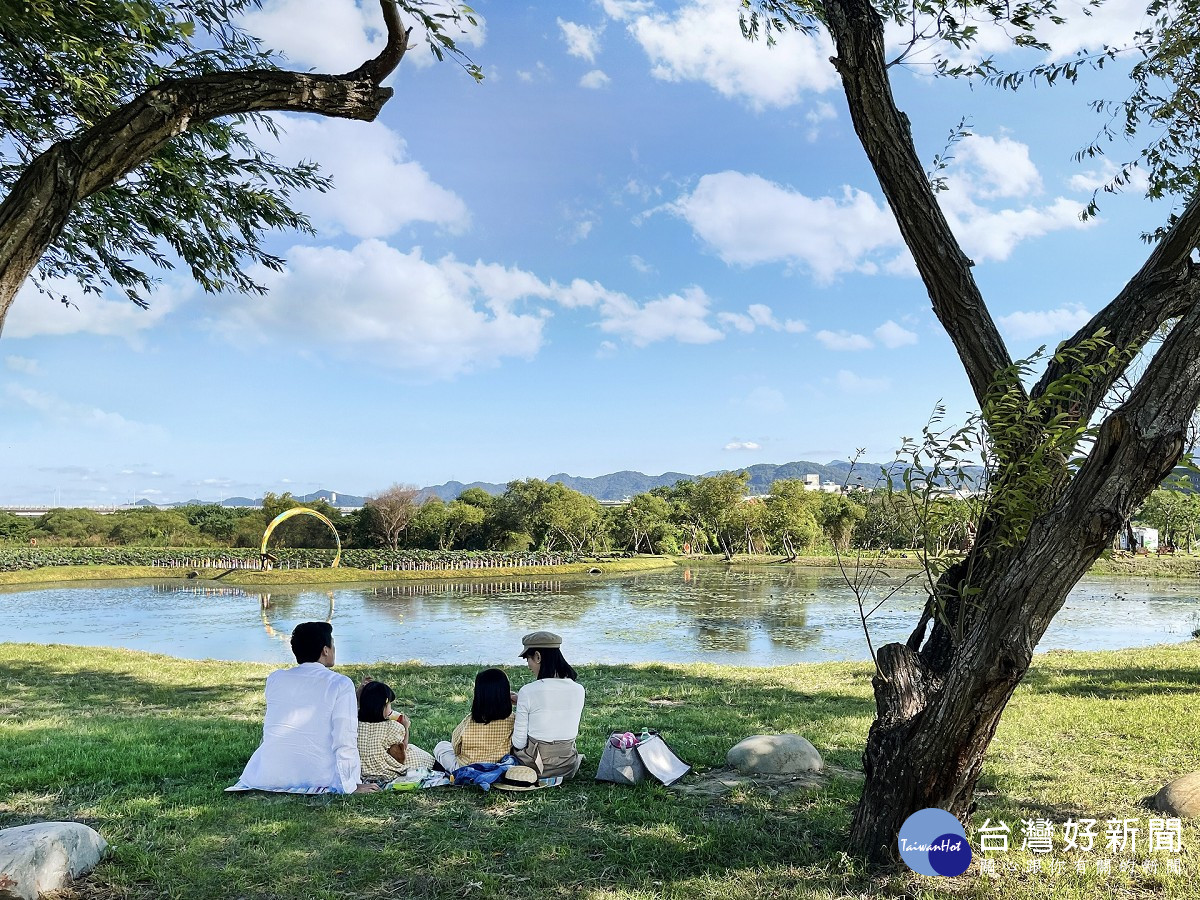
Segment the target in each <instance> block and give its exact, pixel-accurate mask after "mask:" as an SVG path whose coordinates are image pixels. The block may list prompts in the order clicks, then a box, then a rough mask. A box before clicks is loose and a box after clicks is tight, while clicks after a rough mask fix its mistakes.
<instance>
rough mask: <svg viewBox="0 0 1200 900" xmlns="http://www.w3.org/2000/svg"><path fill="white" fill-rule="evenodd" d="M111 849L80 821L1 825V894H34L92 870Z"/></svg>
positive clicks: (28, 897)
mask: <svg viewBox="0 0 1200 900" xmlns="http://www.w3.org/2000/svg"><path fill="white" fill-rule="evenodd" d="M106 849H108V844H107V843H105V840H104V838H102V837H100V835H99V834H97V833H96V832H95V831H93V830H92V829H91V828H88V827H87V826H86V825H81V824H80V823H78V822H39V823H37V824H35V825H19V826H17V827H16V828H4V829H0V897H3V898H12V897H19V898H20V900H35V898H37V897H39V896H41V895H42V894H46V893H49V892H50V891H57V890H59V889H60V888H62V887H63V886H64V885H66V884H67V882H69V881H70V880H71V879H73V878H78V877H79V876H80V875H82V874H83V873H84V872H89V871H91V870H92V869H93V868H94V867H95V865H96V863H98V862H100V857H101V856H103V855H104V851H105V850H106Z"/></svg>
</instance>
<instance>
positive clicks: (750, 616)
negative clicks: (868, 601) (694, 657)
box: [689, 570, 821, 652]
mask: <svg viewBox="0 0 1200 900" xmlns="http://www.w3.org/2000/svg"><path fill="white" fill-rule="evenodd" d="M693 586H694V589H695V590H696V595H695V598H694V600H693V601H692V602H691V603H690V604H689V605H690V607H691V613H692V616H693V617H694V618H695V620H696V623H697V625H698V637H699V638H700V640H701V643H702V646H704V649H710V650H731V651H743V652H744V651H747V650H749V649H750V648H751V643H752V639H753V636H754V632H755V631H761V632H763V633H765V634H766V636H767V638H768V639H769V640H770V642H771V644H772V645H773V646H782V647H788V648H790V649H796V650H799V649H804V648H807V647H811V646H813V645H814V644H815V643H817V642H818V641H819V639H820V637H821V628H820V626H815V627H814V626H810V625H809V624H808V598H809V596H811V595H812V593H813V592H814V591H815V590H816V588H817V580H816V577H815V576H801V575H793V574H790V573H789V574H788V575H785V576H783V577H782V578H780V577H778V576H776V575H774V574H764V573H759V572H747V571H740V570H727V571H724V572H702V573H699V574H698V575H697V576H695V577H694V580H693Z"/></svg>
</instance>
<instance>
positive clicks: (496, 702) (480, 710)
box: [471, 669, 513, 725]
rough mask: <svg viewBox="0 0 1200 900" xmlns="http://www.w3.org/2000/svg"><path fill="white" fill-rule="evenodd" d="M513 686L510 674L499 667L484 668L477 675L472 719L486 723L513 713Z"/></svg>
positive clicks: (497, 720) (505, 717)
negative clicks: (510, 682) (509, 679)
mask: <svg viewBox="0 0 1200 900" xmlns="http://www.w3.org/2000/svg"><path fill="white" fill-rule="evenodd" d="M512 711H513V707H512V687H511V685H509V683H508V676H507V675H505V674H504V673H503V672H502V671H500V670H499V669H484V670H483V671H482V672H480V673H479V674H478V675H476V676H475V698H474V699H473V700H472V701H471V721H472V722H478V723H479V724H480V725H486V724H487V723H488V722H499V721H500V720H501V719H507V718H508V717H509V716H511V715H512Z"/></svg>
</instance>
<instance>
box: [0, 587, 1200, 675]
mask: <svg viewBox="0 0 1200 900" xmlns="http://www.w3.org/2000/svg"><path fill="white" fill-rule="evenodd" d="M893 587H898V588H899V590H898V592H897V593H896V595H895V596H894V597H893V598H892V599H891V600H890V601H889V602H888V603H887V604H886V605H885V606H884V607H883V608H882V609H880V610H879V611H878V612H877V613H876V614H875V615H874V616H873V617H872V618H871V620H870V623H871V637H872V640H873V641H874V643H875V646H876V647H878V646H880V645H881V644H884V643H886V642H888V641H894V640H903V639H904V638H906V637H907V636H908V633H909V631H910V630H911V629H912V627H913V625H914V624H915V623H916V621H917V618H918V616H919V614H920V609H921V604H922V601H923V595H922V594H921V592H920V589H919V586H918V584H917V583H916V582H915V581H914V582H912V583H910V584H907V585H905V584H904V583H903V580H902V579H901V578H900V577H898V576H892V577H881V578H879V579H878V581H877V582H876V588H877V591H878V589H883V590H889V589H891V588H893ZM1198 597H1200V582H1196V581H1164V580H1154V581H1152V582H1148V581H1146V580H1131V579H1118V578H1088V579H1085V580H1084V581H1082V582H1080V584H1079V585H1078V586H1077V587H1076V588H1075V590H1074V591H1073V592H1072V594H1071V596H1070V597H1069V598H1068V599H1067V603H1066V605H1065V607H1064V608H1063V610H1062V612H1060V613H1059V615H1058V617H1057V618H1056V619H1055V621H1054V624H1053V625H1052V626H1051V628H1050V630H1049V632H1047V634H1046V636H1045V638H1044V639H1043V640H1042V643H1041V645H1040V646H1039V648H1038V649H1039V651H1044V650H1049V649H1053V648H1067V649H1081V650H1102V649H1104V650H1107V649H1117V648H1122V647H1136V646H1145V645H1149V644H1158V643H1167V642H1174V641H1184V640H1187V639H1189V638H1190V637H1191V633H1192V631H1193V629H1195V628H1197V627H1198V626H1200V601H1198V599H1197V598H1198ZM0 611H2V613H3V615H2V620H3V621H4V623H5V626H6V627H5V629H4V640H9V641H29V642H33V643H66V644H83V645H93V646H112V647H125V648H129V649H134V650H147V651H152V652H156V653H166V654H169V655H172V656H180V657H187V658H191V659H205V658H213V659H227V660H246V661H260V662H277V663H285V662H291V661H292V657H291V654H290V651H289V649H288V644H287V639H288V635H289V633H290V632H291V629H292V627H293V626H294V625H295V624H296V623H297V622H303V621H306V620H310V619H326V618H329V617H330V616H332V621H333V623H334V625H335V631H334V635H335V637H336V639H337V648H338V661H339V662H342V663H365V662H373V661H405V660H420V661H422V662H425V663H430V664H438V663H470V664H496V663H508V664H516V663H517V662H519V660H518V659H517V654H518V652H519V651H520V647H521V640H520V639H521V635H522V634H525V633H527V632H530V631H535V630H537V629H539V628H547V629H550V630H552V631H556V632H558V633H560V634H561V635H562V636H563V639H564V651H565V654H566V656H567V658H568V659H569V660H570V661H571V662H573V663H575V662H578V663H592V662H604V663H620V662H698V661H703V662H713V663H726V664H734V665H761V666H766V665H781V664H786V663H794V662H809V661H829V660H867V659H869V656H868V653H867V649H866V643H865V641H864V640H863V634H862V628H861V625H860V623H859V620H858V607H857V605H856V603H855V601H854V595H853V594H852V593H851V592H850V590H849V589H848V588H847V587H846V585H845V583H844V582H843V580H842V578H841V575H840V574H839V573H838V572H837V571H836V570H829V569H801V568H785V567H771V568H768V567H758V568H732V569H726V568H722V567H706V568H703V567H702V568H690V569H666V570H660V571H654V572H648V573H641V574H637V575H630V576H608V577H578V578H562V579H554V578H535V579H530V580H520V579H513V578H507V579H499V580H477V579H472V580H469V581H466V580H464V581H445V580H438V581H422V582H405V583H402V584H389V585H380V584H378V583H375V584H369V585H366V584H364V585H351V586H339V587H337V588H335V589H332V590H325V589H314V588H292V589H286V588H285V589H281V590H276V589H272V590H271V591H269V592H267V591H264V590H260V589H241V588H236V587H231V586H227V585H222V584H220V583H219V582H180V581H159V582H128V581H123V582H89V583H86V584H77V585H72V584H62V585H54V586H47V587H39V588H36V589H22V588H5V589H0Z"/></svg>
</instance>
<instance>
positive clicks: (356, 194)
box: [276, 116, 470, 238]
mask: <svg viewBox="0 0 1200 900" xmlns="http://www.w3.org/2000/svg"><path fill="white" fill-rule="evenodd" d="M278 118H279V121H280V123H281V125H282V126H283V130H284V133H283V134H281V135H280V140H279V148H278V150H277V151H276V152H277V153H278V155H279V157H280V158H281V159H282V160H285V161H287V160H300V159H305V160H313V161H315V162H317V163H319V164H320V166H321V170H322V172H324V173H325V174H326V175H330V176H332V178H333V190H330V191H326V192H325V193H320V192H319V191H310V192H308V193H307V194H306V195H305V196H304V199H303V200H302V201H300V203H299V205H300V206H301V208H302V209H304V210H305V211H306V212H308V213H309V215H311V216H312V217H313V219H314V221H315V223H316V224H317V226H318V227H319V228H320V229H321V230H322V231H331V232H334V233H337V232H345V233H347V234H350V235H353V236H354V237H357V238H370V237H386V236H388V235H390V234H394V233H395V232H396V231H398V230H399V229H401V228H403V227H404V226H405V225H409V224H411V223H413V222H429V223H432V224H434V225H441V226H443V227H445V228H447V229H448V230H450V231H452V232H458V231H462V230H463V229H465V228H466V227H467V225H468V224H469V222H470V216H469V214H468V212H467V206H466V204H465V203H464V202H463V201H462V199H461V198H460V197H459V196H458V195H457V194H455V193H454V192H453V191H449V190H446V189H445V188H443V187H441V186H439V185H437V184H435V183H434V182H433V180H432V179H431V178H430V177H429V173H428V172H426V171H425V169H424V167H423V166H422V165H421V164H420V163H418V162H415V161H413V160H409V159H407V150H406V145H405V142H404V139H403V138H401V137H400V135H398V134H396V132H394V131H392V130H391V129H390V128H388V127H387V126H386V125H384V124H383V123H382V122H370V123H368V122H353V121H349V120H344V119H322V118H315V117H302V116H279V117H278Z"/></svg>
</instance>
